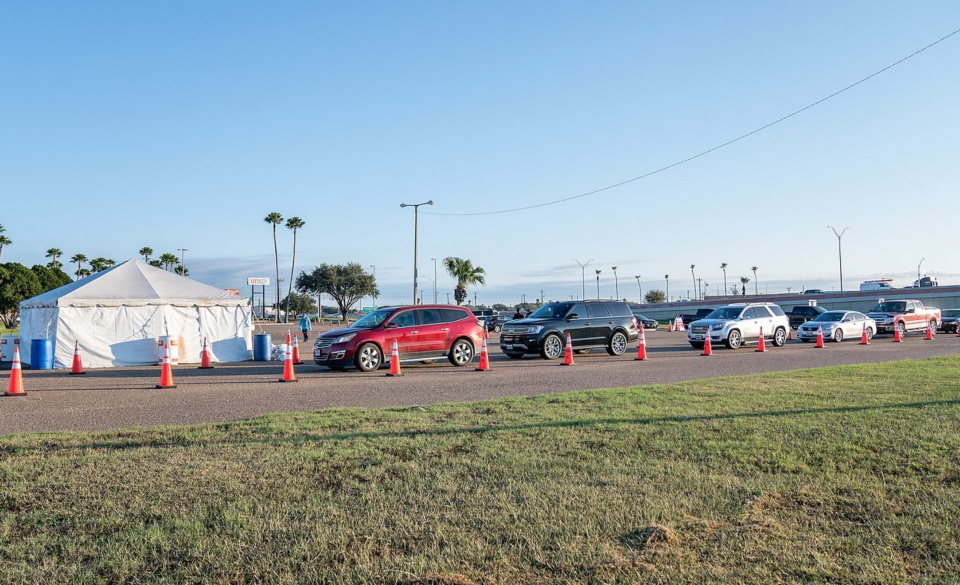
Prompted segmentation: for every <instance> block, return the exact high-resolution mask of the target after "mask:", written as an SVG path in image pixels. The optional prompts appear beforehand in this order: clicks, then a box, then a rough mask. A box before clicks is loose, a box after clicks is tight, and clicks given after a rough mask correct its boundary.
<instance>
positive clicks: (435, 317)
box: [313, 305, 486, 372]
mask: <svg viewBox="0 0 960 585" xmlns="http://www.w3.org/2000/svg"><path fill="white" fill-rule="evenodd" d="M485 336H486V332H485V331H484V330H483V326H482V325H481V324H480V322H479V321H478V320H477V317H476V316H475V315H474V314H473V313H471V312H470V311H469V310H467V309H465V308H463V307H456V306H452V305H416V306H400V307H386V308H383V309H378V310H376V311H373V312H372V313H368V314H367V315H365V316H364V317H362V318H361V319H360V320H358V321H356V322H355V323H353V324H352V325H350V326H349V327H346V328H344V329H337V330H335V331H330V332H328V333H324V334H322V335H320V336H319V337H318V338H317V340H316V342H314V344H313V361H314V363H316V364H317V365H318V366H326V367H328V368H330V369H332V370H342V369H344V368H349V367H355V368H357V369H358V370H361V371H364V372H372V371H374V370H376V369H377V368H380V367H381V366H384V365H387V364H389V363H390V360H391V356H392V350H393V344H394V342H396V344H397V353H398V355H399V356H400V363H404V362H428V363H429V362H433V361H436V360H438V359H440V358H444V357H445V358H447V359H448V360H449V361H450V363H451V364H453V365H455V366H464V365H466V364H469V363H470V362H471V361H473V357H474V355H475V354H476V348H477V346H479V345H480V344H481V343H482V341H483V339H484V337H485Z"/></svg>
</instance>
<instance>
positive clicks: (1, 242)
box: [0, 225, 13, 256]
mask: <svg viewBox="0 0 960 585" xmlns="http://www.w3.org/2000/svg"><path fill="white" fill-rule="evenodd" d="M5 231H7V230H5V229H3V226H2V225H0V256H3V247H4V246H6V245H8V244H12V243H13V242H12V241H11V240H10V238H8V237H7V236H5V235H3V232H5Z"/></svg>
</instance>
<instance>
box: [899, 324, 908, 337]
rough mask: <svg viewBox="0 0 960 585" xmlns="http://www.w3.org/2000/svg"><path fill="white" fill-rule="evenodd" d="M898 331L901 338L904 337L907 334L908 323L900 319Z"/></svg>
mask: <svg viewBox="0 0 960 585" xmlns="http://www.w3.org/2000/svg"><path fill="white" fill-rule="evenodd" d="M897 331H898V332H899V333H900V339H903V337H904V335H906V334H907V325H906V324H905V323H904V322H903V321H900V322H899V323H897Z"/></svg>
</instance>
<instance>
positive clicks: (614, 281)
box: [612, 266, 620, 301]
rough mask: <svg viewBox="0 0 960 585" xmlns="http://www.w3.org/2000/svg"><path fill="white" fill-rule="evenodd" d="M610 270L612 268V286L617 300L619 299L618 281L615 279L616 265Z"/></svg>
mask: <svg viewBox="0 0 960 585" xmlns="http://www.w3.org/2000/svg"><path fill="white" fill-rule="evenodd" d="M612 270H613V286H614V290H615V291H616V294H617V300H618V301H619V300H620V281H619V280H617V267H616V266H614V267H613V268H612Z"/></svg>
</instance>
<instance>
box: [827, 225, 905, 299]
mask: <svg viewBox="0 0 960 585" xmlns="http://www.w3.org/2000/svg"><path fill="white" fill-rule="evenodd" d="M827 227H828V228H830V229H831V230H833V235H835V236H837V255H838V256H839V258H840V292H843V248H842V247H841V246H840V238H842V237H843V234H845V233H847V230H848V229H850V228H848V227H845V228H843V231H842V232H840V233H839V234H838V233H837V230H836V229H835V228H834V227H833V226H832V225H828V226H827ZM921 262H922V260H921Z"/></svg>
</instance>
